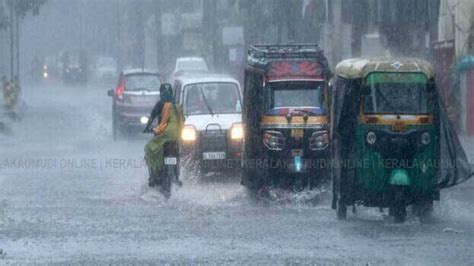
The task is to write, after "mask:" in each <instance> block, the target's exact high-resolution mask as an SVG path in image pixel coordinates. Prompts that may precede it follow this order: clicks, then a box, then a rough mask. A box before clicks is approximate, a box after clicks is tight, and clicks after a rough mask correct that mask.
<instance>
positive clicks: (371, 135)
mask: <svg viewBox="0 0 474 266" xmlns="http://www.w3.org/2000/svg"><path fill="white" fill-rule="evenodd" d="M366 140H367V143H368V144H370V145H374V144H375V142H376V141H377V135H375V132H373V131H369V132H368V133H367V136H366Z"/></svg>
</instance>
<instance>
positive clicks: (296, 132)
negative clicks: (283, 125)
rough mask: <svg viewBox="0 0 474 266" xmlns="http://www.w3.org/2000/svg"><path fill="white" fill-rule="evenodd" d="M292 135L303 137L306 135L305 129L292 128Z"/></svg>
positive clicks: (293, 136) (296, 137)
mask: <svg viewBox="0 0 474 266" xmlns="http://www.w3.org/2000/svg"><path fill="white" fill-rule="evenodd" d="M291 137H292V138H295V139H301V138H303V137H304V130H303V129H292V130H291Z"/></svg>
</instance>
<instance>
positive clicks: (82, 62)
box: [61, 50, 88, 83]
mask: <svg viewBox="0 0 474 266" xmlns="http://www.w3.org/2000/svg"><path fill="white" fill-rule="evenodd" d="M61 61H62V76H63V81H64V82H66V83H85V82H87V74H88V59H87V53H86V52H85V51H83V50H68V51H66V52H64V53H63V54H62V56H61Z"/></svg>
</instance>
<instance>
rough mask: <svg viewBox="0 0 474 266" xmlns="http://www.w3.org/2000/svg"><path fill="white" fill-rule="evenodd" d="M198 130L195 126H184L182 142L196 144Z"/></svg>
mask: <svg viewBox="0 0 474 266" xmlns="http://www.w3.org/2000/svg"><path fill="white" fill-rule="evenodd" d="M196 135H197V132H196V129H195V128H194V127H193V126H184V128H183V130H182V131H181V140H182V141H185V142H194V141H196Z"/></svg>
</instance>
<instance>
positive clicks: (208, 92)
mask: <svg viewBox="0 0 474 266" xmlns="http://www.w3.org/2000/svg"><path fill="white" fill-rule="evenodd" d="M174 91H175V95H176V99H177V101H178V102H179V104H180V105H181V106H182V107H183V112H184V116H185V119H186V120H185V126H184V129H183V131H182V134H181V143H182V147H183V151H184V154H191V155H192V158H193V159H195V160H198V161H199V163H200V166H201V170H203V171H209V170H215V169H218V170H225V169H227V168H230V169H236V168H239V166H240V155H241V148H242V140H243V127H242V124H241V122H242V94H241V89H240V84H239V82H238V81H237V80H236V79H234V78H232V77H230V76H227V75H216V74H187V75H183V76H180V77H179V78H176V79H175V82H174Z"/></svg>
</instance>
